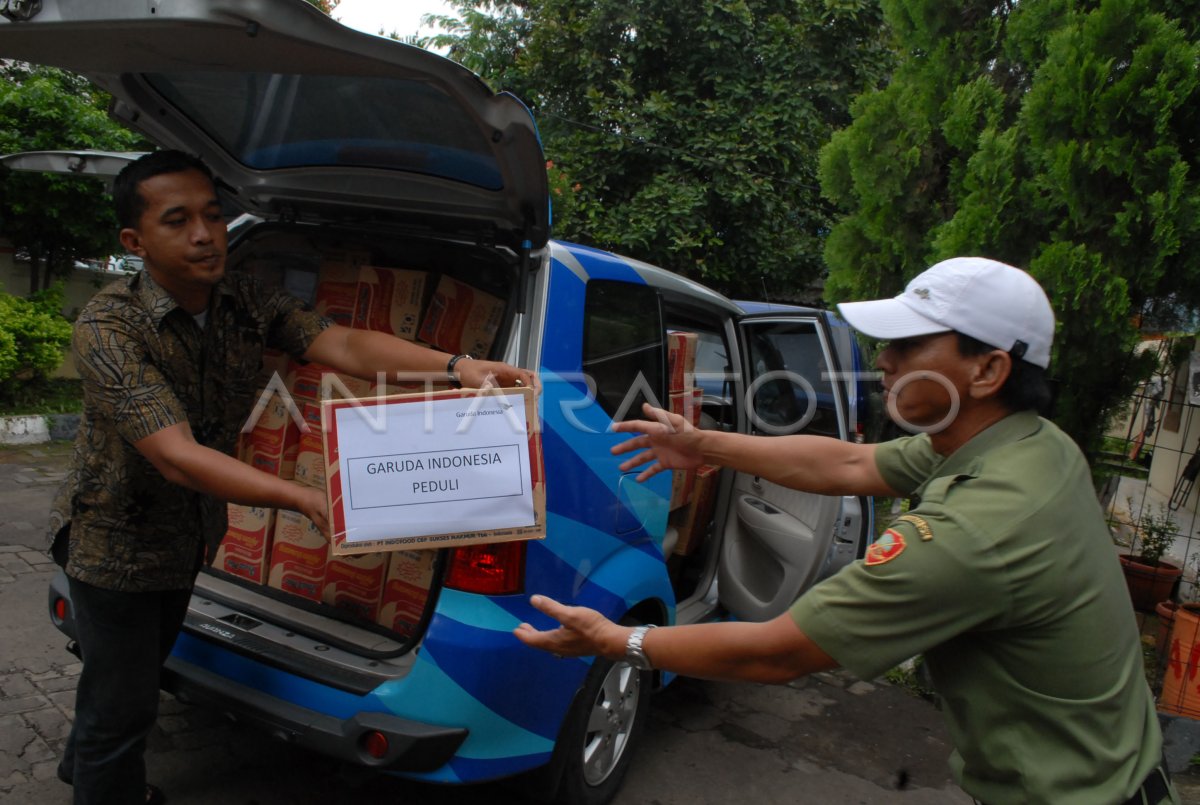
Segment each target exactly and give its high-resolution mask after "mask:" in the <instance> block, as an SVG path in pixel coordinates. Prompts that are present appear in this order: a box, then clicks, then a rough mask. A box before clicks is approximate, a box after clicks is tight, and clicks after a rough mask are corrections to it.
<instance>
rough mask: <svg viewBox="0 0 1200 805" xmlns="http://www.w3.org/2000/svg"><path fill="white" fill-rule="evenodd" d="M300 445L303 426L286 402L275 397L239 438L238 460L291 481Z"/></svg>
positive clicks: (272, 397)
mask: <svg viewBox="0 0 1200 805" xmlns="http://www.w3.org/2000/svg"><path fill="white" fill-rule="evenodd" d="M252 416H253V415H252ZM299 444H300V426H299V425H298V424H297V423H296V421H295V420H294V419H293V418H292V415H291V412H289V411H288V407H287V402H286V400H284V399H282V398H281V397H280V396H279V395H272V396H271V397H270V399H268V400H267V405H266V407H265V408H263V410H262V412H261V413H260V414H259V417H258V420H257V421H256V422H255V424H254V427H253V429H251V430H250V431H249V432H244V433H242V434H241V435H240V436H239V437H238V460H240V461H242V462H245V463H246V464H249V465H250V466H252V467H254V468H255V469H257V470H261V471H262V472H267V473H270V474H271V475H276V476H278V477H280V478H283V479H285V480H290V479H291V477H292V475H293V473H294V472H295V466H296V452H297V450H298V449H299Z"/></svg>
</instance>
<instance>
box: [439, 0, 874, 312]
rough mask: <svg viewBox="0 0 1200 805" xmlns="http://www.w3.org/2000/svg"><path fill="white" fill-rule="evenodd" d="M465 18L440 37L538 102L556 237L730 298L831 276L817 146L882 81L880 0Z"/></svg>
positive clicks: (475, 11)
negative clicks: (555, 189)
mask: <svg viewBox="0 0 1200 805" xmlns="http://www.w3.org/2000/svg"><path fill="white" fill-rule="evenodd" d="M455 8H456V10H457V12H458V15H457V16H456V17H454V18H450V19H446V18H442V19H440V20H438V22H439V23H440V25H441V27H442V28H443V30H445V31H447V33H446V34H444V35H443V36H441V37H440V38H435V39H434V40H433V42H434V43H435V44H437V45H439V46H441V47H448V48H449V54H450V56H451V58H454V59H456V60H458V61H460V62H461V63H463V64H464V65H466V66H468V67H470V68H471V69H473V70H475V71H477V72H479V73H481V74H482V75H483V76H484V77H485V78H486V79H487V80H489V81H490V82H491V83H492V84H493V85H494V86H495V87H497V88H500V89H507V90H511V91H513V92H515V93H516V94H517V95H518V96H520V97H521V98H523V99H524V100H525V101H526V102H527V103H529V104H530V105H531V107H532V108H533V111H534V114H535V116H536V117H537V119H538V123H539V126H540V128H541V132H542V135H543V142H544V144H545V150H546V154H547V156H548V157H549V158H550V160H551V161H552V162H553V165H554V171H556V172H559V173H562V174H563V175H564V177H565V178H564V179H563V181H562V185H563V187H566V188H570V190H569V191H564V192H562V193H557V194H555V195H554V197H553V199H552V201H553V202H554V205H555V209H554V217H555V230H556V231H555V234H556V235H557V236H558V237H563V238H565V239H568V240H577V241H582V242H585V243H589V244H594V245H597V246H600V247H603V248H608V249H612V250H614V251H617V252H621V253H625V254H629V255H632V256H635V257H638V258H641V259H645V260H649V261H651V262H654V263H657V264H659V265H662V266H664V267H666V268H670V269H673V270H675V271H678V272H680V273H682V274H685V275H689V276H693V277H696V278H699V279H703V280H704V281H706V282H708V283H711V284H713V285H715V286H717V287H719V288H721V289H723V290H725V291H726V292H728V293H731V294H742V295H745V294H749V295H753V296H755V297H761V296H763V295H764V292H765V293H766V294H768V295H770V296H773V297H775V298H796V297H797V296H799V295H801V294H803V293H804V289H805V287H806V286H808V285H809V284H810V283H811V282H812V281H814V280H816V279H818V278H819V276H820V275H821V274H822V273H823V269H824V266H823V263H822V257H821V251H822V248H823V243H824V238H825V236H826V233H827V232H828V228H829V226H830V223H831V217H830V213H831V208H830V205H829V204H828V203H827V202H826V201H824V200H823V199H822V198H821V196H820V192H819V188H818V186H817V181H816V173H817V150H818V148H819V147H820V145H821V144H823V143H824V142H825V141H826V140H827V139H828V137H829V136H830V133H831V132H832V131H833V130H834V129H836V128H838V127H840V126H843V125H845V124H846V123H847V122H848V121H849V103H850V98H851V97H853V95H854V94H855V93H856V92H859V91H861V90H863V89H866V88H869V87H873V86H876V85H878V84H879V83H880V82H881V81H882V80H883V78H884V76H885V75H886V71H887V67H888V65H889V63H890V59H891V54H890V51H889V49H888V48H887V39H886V32H885V29H884V27H883V25H882V20H881V16H880V12H879V9H878V6H877V5H876V3H875V2H872V1H871V0H839V2H803V3H796V2H783V1H782V0H733V2H730V1H729V0H696V1H695V2H691V3H680V2H678V0H641V1H640V2H636V3H629V2H627V0H499V1H497V2H489V0H458V1H457V2H456V3H455ZM555 178H556V177H555V176H554V175H552V176H551V179H552V184H553V182H554V180H555ZM576 188H577V189H576Z"/></svg>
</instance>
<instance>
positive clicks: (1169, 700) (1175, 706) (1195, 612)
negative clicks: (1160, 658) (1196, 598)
mask: <svg viewBox="0 0 1200 805" xmlns="http://www.w3.org/2000/svg"><path fill="white" fill-rule="evenodd" d="M1166 660H1167V661H1166V665H1165V667H1164V669H1163V683H1162V692H1161V693H1160V694H1159V696H1158V709H1159V710H1160V711H1161V712H1164V713H1175V714H1178V715H1184V716H1187V717H1189V718H1200V685H1197V680H1196V675H1197V672H1200V667H1198V665H1200V604H1184V605H1183V606H1181V607H1178V608H1176V610H1175V617H1174V619H1173V620H1172V621H1171V635H1170V637H1169V638H1168V641H1167V657H1166Z"/></svg>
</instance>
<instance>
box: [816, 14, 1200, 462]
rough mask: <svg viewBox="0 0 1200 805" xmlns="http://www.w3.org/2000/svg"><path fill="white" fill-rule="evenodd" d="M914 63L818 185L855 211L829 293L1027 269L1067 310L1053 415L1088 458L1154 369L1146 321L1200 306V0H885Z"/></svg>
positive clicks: (843, 223) (838, 239)
mask: <svg viewBox="0 0 1200 805" xmlns="http://www.w3.org/2000/svg"><path fill="white" fill-rule="evenodd" d="M884 11H885V15H886V19H887V21H888V22H889V23H890V24H891V27H892V29H893V31H894V32H895V35H896V39H897V43H898V46H899V49H900V52H901V53H902V54H903V56H902V58H901V61H900V63H899V64H898V66H897V68H896V71H895V73H894V75H893V77H892V80H891V82H890V83H889V84H888V86H887V87H886V88H884V89H882V90H879V91H875V92H870V93H867V94H864V95H863V96H861V97H860V98H858V99H857V100H856V101H855V104H854V107H853V118H854V122H853V123H852V124H851V125H850V126H849V127H847V128H846V129H845V130H843V131H841V132H838V133H837V134H836V135H835V136H834V138H833V140H832V141H831V142H830V144H829V145H828V146H827V147H826V148H825V149H824V151H823V154H822V162H821V180H822V184H823V187H824V189H825V191H826V192H827V194H828V196H829V197H830V198H831V199H832V200H833V201H835V202H836V203H837V204H839V205H840V206H841V207H842V208H843V209H844V210H845V211H846V214H845V215H844V217H842V218H841V219H840V220H839V221H838V223H837V225H836V226H834V227H833V230H832V232H831V233H830V237H829V239H828V243H827V245H826V249H825V256H826V260H827V262H828V264H829V272H830V273H829V281H828V283H827V285H826V295H827V298H828V299H829V301H831V302H832V301H838V300H841V299H846V298H851V297H864V296H879V295H888V294H892V293H895V292H897V291H898V290H899V289H900V288H902V287H903V285H904V282H905V281H906V280H907V279H909V278H911V277H912V276H913V275H914V274H916V273H918V272H919V271H920V270H922V269H923V268H925V267H927V266H928V265H929V264H930V263H932V262H935V261H937V260H940V259H943V258H946V257H950V256H954V255H963V254H981V255H986V256H990V257H995V258H997V259H1000V260H1004V261H1006V262H1009V263H1012V264H1014V265H1017V266H1020V267H1023V268H1026V269H1027V270H1028V271H1029V272H1030V273H1032V274H1033V275H1034V276H1035V277H1037V278H1038V279H1039V280H1040V281H1041V282H1042V284H1043V285H1044V286H1045V287H1046V289H1047V291H1048V293H1049V294H1050V297H1051V301H1052V303H1053V304H1054V308H1055V310H1056V312H1057V314H1058V318H1059V328H1058V335H1057V338H1056V349H1055V357H1054V363H1053V364H1052V365H1051V370H1052V375H1053V376H1055V377H1056V378H1057V380H1058V381H1059V383H1058V389H1059V394H1058V403H1057V407H1056V415H1055V418H1056V419H1057V420H1058V422H1059V424H1060V425H1062V426H1063V427H1064V429H1065V430H1067V431H1068V432H1069V433H1070V434H1071V435H1072V436H1073V437H1074V438H1075V439H1076V441H1078V442H1079V443H1080V445H1081V446H1083V447H1084V449H1085V450H1086V451H1088V452H1089V453H1090V452H1092V451H1093V450H1094V448H1095V446H1096V445H1097V442H1098V440H1099V438H1100V436H1101V434H1102V431H1103V430H1104V428H1105V425H1106V423H1107V422H1108V420H1109V419H1110V418H1111V416H1112V414H1113V413H1115V412H1116V411H1117V410H1118V409H1119V408H1121V407H1122V405H1123V404H1124V402H1125V401H1126V400H1127V399H1128V398H1129V395H1130V394H1131V392H1132V390H1133V389H1134V387H1135V386H1136V384H1137V383H1138V382H1139V381H1140V380H1141V379H1143V378H1144V377H1145V376H1146V373H1147V372H1149V371H1150V368H1151V367H1150V365H1149V363H1148V362H1147V361H1146V360H1141V359H1138V358H1135V357H1134V356H1133V349H1132V347H1133V345H1134V344H1135V342H1136V341H1137V339H1138V322H1139V320H1141V318H1142V317H1145V316H1153V317H1154V318H1155V319H1156V320H1158V321H1160V322H1161V321H1162V320H1163V319H1164V318H1165V317H1169V315H1170V313H1171V312H1172V311H1174V310H1180V309H1185V310H1186V309H1188V308H1191V309H1194V308H1195V307H1196V305H1197V303H1200V282H1198V280H1200V251H1198V250H1197V248H1196V246H1197V239H1198V235H1200V216H1198V215H1197V213H1198V212H1200V210H1198V206H1200V192H1198V186H1197V179H1198V174H1197V167H1198V166H1197V164H1196V158H1197V141H1196V137H1195V132H1196V130H1197V123H1200V120H1197V114H1198V112H1197V109H1198V102H1200V96H1198V83H1197V72H1196V71H1197V63H1198V57H1200V49H1198V47H1197V41H1196V31H1195V26H1196V24H1197V20H1200V14H1197V12H1198V11H1200V8H1197V4H1195V3H1187V2H1158V1H1157V0H1101V1H1100V2H1073V1H1072V0H1022V2H1020V3H1017V2H1015V0H1008V1H1006V2H999V3H997V2H994V1H993V2H980V1H979V0H975V1H974V2H966V3H964V2H954V3H951V2H946V0H884Z"/></svg>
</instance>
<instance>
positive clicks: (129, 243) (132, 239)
mask: <svg viewBox="0 0 1200 805" xmlns="http://www.w3.org/2000/svg"><path fill="white" fill-rule="evenodd" d="M118 237H119V238H120V239H121V245H122V246H124V247H125V251H127V252H129V253H130V254H136V255H137V256H138V257H145V256H146V250H145V249H143V248H142V237H141V235H139V234H138V231H137V230H136V229H133V228H132V227H128V226H127V227H125V228H124V229H122V230H121V232H120V234H119V235H118Z"/></svg>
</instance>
